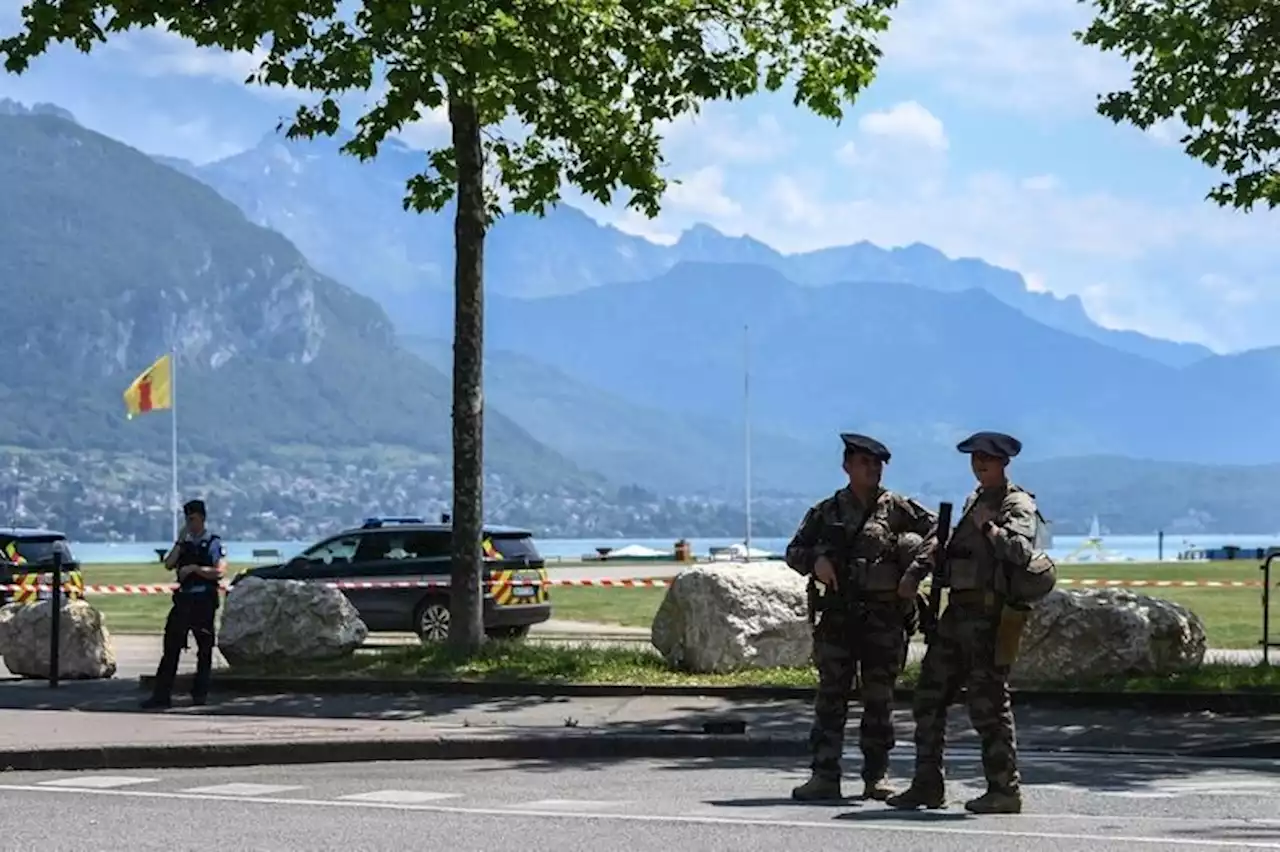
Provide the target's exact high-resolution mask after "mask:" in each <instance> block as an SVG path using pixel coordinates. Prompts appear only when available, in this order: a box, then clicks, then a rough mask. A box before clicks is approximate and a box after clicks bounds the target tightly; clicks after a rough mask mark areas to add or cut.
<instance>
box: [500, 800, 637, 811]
mask: <svg viewBox="0 0 1280 852" xmlns="http://www.w3.org/2000/svg"><path fill="white" fill-rule="evenodd" d="M629 804H631V803H630V802H628V801H620V800H618V799H614V800H611V801H605V800H603V799H598V800H597V799H539V800H538V801H536V802H522V803H521V804H518V805H512V806H511V808H512V810H516V811H525V810H538V809H539V808H582V809H583V810H594V809H604V808H616V807H620V806H621V805H629Z"/></svg>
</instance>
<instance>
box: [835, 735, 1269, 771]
mask: <svg viewBox="0 0 1280 852" xmlns="http://www.w3.org/2000/svg"><path fill="white" fill-rule="evenodd" d="M915 753H916V752H915V746H914V744H913V743H909V742H898V744H897V745H896V746H895V747H894V749H893V751H892V752H890V755H891V757H892V759H894V760H902V761H910V760H912V759H914V757H915ZM841 756H842V757H844V758H849V759H852V760H855V761H856V760H861V759H862V752H861V751H859V750H858V748H857V747H856V746H854V747H852V748H846V749H845V750H844V752H843V754H842V755H841ZM946 756H947V757H948V758H954V759H958V760H966V761H968V760H978V759H980V758H981V757H982V750H981V749H980V748H978V747H977V746H948V747H947V753H946ZM1018 762H1019V763H1033V762H1034V763H1105V764H1109V765H1112V766H1114V765H1116V764H1117V763H1124V764H1125V765H1126V766H1164V765H1170V764H1171V765H1175V766H1180V767H1181V766H1207V767H1216V768H1225V769H1231V768H1241V769H1272V770H1280V760H1276V759H1274V758H1264V757H1182V756H1179V755H1174V754H1169V755H1158V754H1126V753H1124V752H1116V753H1114V754H1104V753H1098V752H1078V751H1077V752H1072V751H1053V750H1051V749H1019V750H1018Z"/></svg>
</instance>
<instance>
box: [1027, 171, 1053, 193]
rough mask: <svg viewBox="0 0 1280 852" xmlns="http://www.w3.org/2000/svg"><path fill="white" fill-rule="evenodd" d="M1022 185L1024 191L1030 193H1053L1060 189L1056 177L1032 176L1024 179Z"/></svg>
mask: <svg viewBox="0 0 1280 852" xmlns="http://www.w3.org/2000/svg"><path fill="white" fill-rule="evenodd" d="M1021 185H1022V188H1023V189H1025V190H1029V191H1030V192H1051V191H1052V190H1055V189H1057V188H1058V186H1059V183H1058V179H1057V177H1055V176H1054V175H1032V176H1031V177H1028V178H1023V179H1022V182H1021Z"/></svg>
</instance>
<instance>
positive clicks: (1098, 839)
mask: <svg viewBox="0 0 1280 852" xmlns="http://www.w3.org/2000/svg"><path fill="white" fill-rule="evenodd" d="M0 791H10V792H17V793H66V792H76V793H79V794H80V795H84V796H121V797H125V798H136V799H178V800H181V801H223V802H228V801H231V802H258V803H261V804H272V805H294V806H299V807H318V808H342V807H347V808H382V809H386V810H400V811H421V812H424V813H437V814H455V815H457V816H492V817H510V816H511V809H510V808H463V807H452V806H449V805H409V804H391V803H382V802H348V801H342V800H339V799H329V800H325V799H302V798H297V799H281V798H270V797H260V798H254V797H252V796H212V795H200V794H192V793H167V792H159V791H151V790H68V789H63V788H58V787H38V786H34V785H30V786H28V785H20V784H4V785H0ZM521 816H538V817H546V818H548V819H583V820H601V821H609V820H613V821H616V822H636V823H674V824H686V825H687V824H695V825H725V826H752V827H759V828H761V829H765V828H786V829H793V828H808V829H814V828H824V829H828V830H835V831H862V832H874V831H880V832H886V833H891V834H931V835H948V834H954V835H963V836H966V837H991V838H1001V837H1017V838H1022V839H1031V840H1078V841H1082V842H1086V843H1132V844H1145V845H1151V844H1154V845H1158V846H1165V847H1171V846H1192V847H1212V848H1215V849H1280V841H1278V842H1275V843H1264V842H1261V841H1248V840H1234V841H1233V840H1228V839H1211V838H1198V837H1167V836H1161V835H1150V836H1143V835H1127V834H1094V833H1086V832H1062V831H1016V830H1015V831H1008V830H1001V829H998V828H962V827H958V826H954V825H948V826H941V825H936V824H921V825H910V824H907V823H909V822H910V821H911V819H910V815H903V816H904V817H905V820H904V822H901V823H895V824H887V823H881V822H869V821H861V820H852V819H849V820H828V821H823V822H816V821H805V820H782V819H750V818H732V817H713V816H676V815H673V816H664V815H661V814H611V813H598V812H596V813H582V812H573V811H554V810H543V811H522V812H521ZM1024 816H1028V817H1034V818H1036V819H1041V820H1046V821H1055V820H1059V819H1062V818H1064V817H1065V818H1070V817H1071V816H1073V815H1072V814H1034V815H1031V814H1026V815H1024ZM979 819H980V818H979ZM1109 819H1112V820H1119V819H1121V818H1120V817H1109ZM1123 819H1124V820H1125V821H1126V822H1130V823H1132V822H1139V821H1143V820H1144V819H1145V818H1140V817H1132V816H1126V817H1124V818H1123ZM1005 821H1006V818H1004V817H997V818H995V819H994V820H992V824H993V825H996V824H998V823H1000V822H1005ZM1159 821H1161V822H1200V823H1208V822H1209V820H1204V819H1192V818H1187V817H1173V818H1167V819H1166V818H1161V819H1160V820H1159ZM1006 824H1009V823H1008V822H1006ZM1015 824H1016V821H1015ZM1218 825H1220V826H1226V825H1233V826H1244V825H1250V823H1249V822H1248V821H1245V820H1224V821H1222V822H1221V823H1219V824H1218Z"/></svg>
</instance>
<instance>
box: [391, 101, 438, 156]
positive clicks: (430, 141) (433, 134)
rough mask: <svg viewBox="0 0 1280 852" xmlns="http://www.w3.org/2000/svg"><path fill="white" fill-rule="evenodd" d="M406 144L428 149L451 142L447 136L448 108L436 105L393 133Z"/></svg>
mask: <svg viewBox="0 0 1280 852" xmlns="http://www.w3.org/2000/svg"><path fill="white" fill-rule="evenodd" d="M395 135H396V136H398V137H399V138H400V140H401V141H402V142H404V144H406V145H411V146H413V147H414V148H422V149H423V150H426V151H430V150H432V149H433V148H438V147H440V146H441V145H448V144H450V142H451V139H450V136H449V110H448V108H447V107H443V106H441V107H437V108H436V109H433V110H430V111H429V112H427V114H426V115H424V116H422V117H421V118H419V119H417V120H416V121H411V122H409V123H408V124H406V125H405V126H404V127H402V128H400V131H399V132H398V133H396V134H395Z"/></svg>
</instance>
